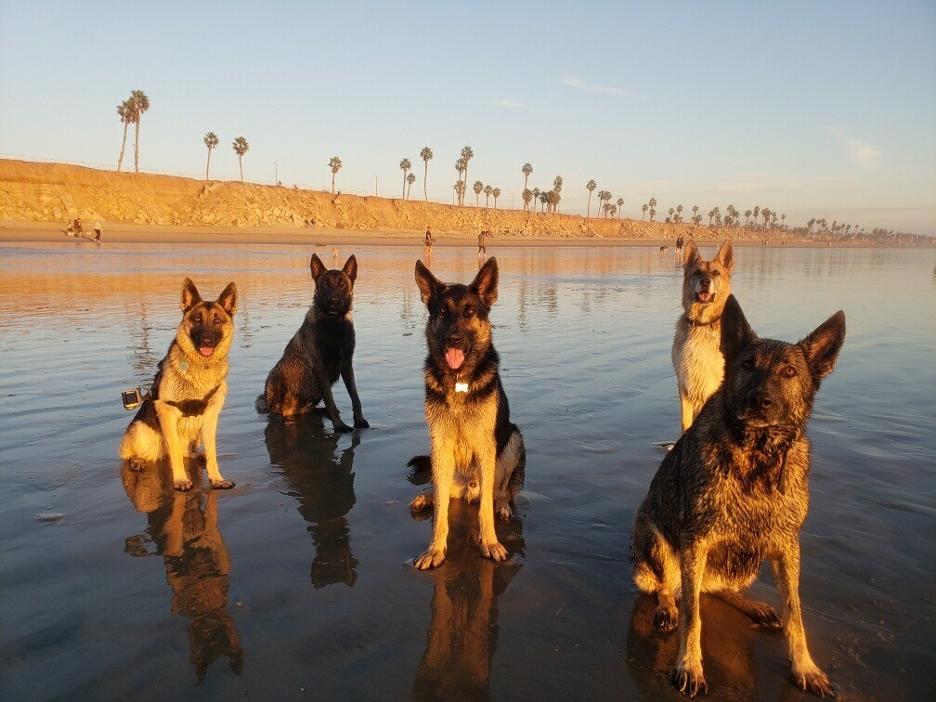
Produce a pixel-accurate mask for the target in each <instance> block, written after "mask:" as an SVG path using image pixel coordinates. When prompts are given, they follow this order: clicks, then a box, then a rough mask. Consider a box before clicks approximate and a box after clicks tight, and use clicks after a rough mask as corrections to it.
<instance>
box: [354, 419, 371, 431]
mask: <svg viewBox="0 0 936 702" xmlns="http://www.w3.org/2000/svg"><path fill="white" fill-rule="evenodd" d="M354 428H355V429H370V422H368V421H367V420H366V419H364V417H359V418H358V419H355V420H354Z"/></svg>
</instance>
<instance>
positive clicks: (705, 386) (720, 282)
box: [672, 240, 734, 431]
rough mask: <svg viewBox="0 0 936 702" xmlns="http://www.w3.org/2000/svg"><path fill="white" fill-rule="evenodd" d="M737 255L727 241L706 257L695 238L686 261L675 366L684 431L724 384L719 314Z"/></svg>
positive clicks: (686, 255)
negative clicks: (735, 255) (722, 382)
mask: <svg viewBox="0 0 936 702" xmlns="http://www.w3.org/2000/svg"><path fill="white" fill-rule="evenodd" d="M733 268H734V256H733V254H732V250H731V242H730V241H726V242H725V243H723V244H722V245H721V248H720V249H719V250H718V255H716V256H715V258H713V259H712V260H711V261H706V260H704V259H703V258H702V256H701V255H699V249H698V248H697V247H696V243H695V242H694V241H692V240H690V241H689V243H688V244H687V245H686V253H685V259H684V264H683V287H682V306H683V314H682V315H681V316H680V317H679V320H678V321H677V322H676V335H675V337H674V338H673V351H672V360H673V369H674V370H675V371H676V384H677V386H678V388H679V402H680V404H681V405H682V430H683V431H686V429H688V428H689V426H690V425H691V424H692V422H693V421H695V418H696V416H698V414H699V412H700V411H701V409H702V405H704V404H705V401H706V400H707V399H708V398H709V397H710V396H711V394H712V393H713V392H715V391H716V390H717V389H718V386H719V385H721V381H722V376H723V374H724V369H725V360H724V358H723V356H722V352H721V349H720V343H721V325H720V321H719V320H720V319H721V315H722V309H724V306H725V300H727V299H728V296H729V295H730V294H731V271H732V270H733Z"/></svg>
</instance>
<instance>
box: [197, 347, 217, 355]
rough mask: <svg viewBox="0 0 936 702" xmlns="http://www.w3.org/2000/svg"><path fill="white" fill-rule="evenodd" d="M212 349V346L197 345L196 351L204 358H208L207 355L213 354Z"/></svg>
mask: <svg viewBox="0 0 936 702" xmlns="http://www.w3.org/2000/svg"><path fill="white" fill-rule="evenodd" d="M214 350H215V347H214V346H199V347H198V353H200V354H201V355H202V356H204V357H205V358H208V356H210V355H211V354H213V353H214Z"/></svg>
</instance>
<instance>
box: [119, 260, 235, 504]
mask: <svg viewBox="0 0 936 702" xmlns="http://www.w3.org/2000/svg"><path fill="white" fill-rule="evenodd" d="M180 306H181V308H182V313H183V315H182V323H181V324H179V328H178V330H177V331H176V336H175V339H174V340H173V342H172V344H171V345H170V346H169V353H167V354H166V357H165V358H163V360H161V361H160V362H159V370H158V371H157V373H156V378H155V379H154V380H153V386H152V388H150V391H149V393H148V394H147V396H146V398H145V399H144V400H143V403H142V404H141V405H140V409H139V411H137V414H136V416H135V417H134V418H133V421H131V422H130V426H128V427H127V431H126V433H125V434H124V437H123V441H121V443H120V457H121V458H123V459H124V460H126V461H129V465H130V468H131V469H132V470H143V469H144V468H145V467H146V465H147V464H148V463H153V462H155V461H158V460H160V459H161V458H164V457H166V456H168V457H169V465H170V467H171V469H172V483H173V487H175V489H176V490H183V491H184V490H191V488H192V481H191V480H189V477H188V474H187V473H186V471H185V464H184V462H183V455H184V453H185V452H194V451H195V450H196V449H197V447H198V445H199V444H203V445H204V447H205V453H204V458H205V468H206V469H207V470H208V479H209V480H210V482H211V487H213V488H216V489H218V488H220V489H227V488H231V487H234V483H232V482H231V481H230V480H225V479H224V478H223V477H221V472H220V470H219V468H218V453H217V447H216V444H215V435H216V434H217V431H218V415H220V414H221V409H222V408H223V407H224V398H225V396H226V395H227V382H226V379H227V374H228V366H229V364H228V359H227V355H228V351H229V350H230V348H231V341H232V340H233V338H234V313H235V312H236V311H237V286H235V285H234V283H230V284H229V285H228V286H227V287H226V288H225V289H224V292H222V293H221V296H220V297H219V298H218V299H217V301H215V302H205V301H203V300H202V298H201V295H199V294H198V290H197V289H196V287H195V284H194V283H192V281H191V280H190V279H188V278H186V279H185V282H184V283H183V284H182V302H181V304H180Z"/></svg>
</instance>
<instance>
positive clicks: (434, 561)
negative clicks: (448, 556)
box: [413, 548, 445, 570]
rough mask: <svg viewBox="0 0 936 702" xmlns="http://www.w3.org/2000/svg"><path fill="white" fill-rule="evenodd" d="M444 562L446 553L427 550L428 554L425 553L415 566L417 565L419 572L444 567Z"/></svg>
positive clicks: (432, 549) (431, 549)
mask: <svg viewBox="0 0 936 702" xmlns="http://www.w3.org/2000/svg"><path fill="white" fill-rule="evenodd" d="M444 560H445V551H443V550H440V549H434V548H430V549H428V550H426V552H425V553H423V554H422V555H421V556H420V557H419V558H417V559H416V562H415V563H414V564H413V565H415V566H416V568H417V569H418V570H429V569H430V568H435V567H437V566H440V565H442V562H443V561H444Z"/></svg>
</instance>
